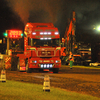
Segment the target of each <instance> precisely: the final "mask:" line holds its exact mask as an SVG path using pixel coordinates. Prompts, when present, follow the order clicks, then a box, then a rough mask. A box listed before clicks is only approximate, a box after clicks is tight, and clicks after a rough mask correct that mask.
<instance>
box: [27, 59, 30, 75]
mask: <svg viewBox="0 0 100 100" xmlns="http://www.w3.org/2000/svg"><path fill="white" fill-rule="evenodd" d="M26 72H27V73H31V69H30V68H29V67H28V61H27V62H26Z"/></svg>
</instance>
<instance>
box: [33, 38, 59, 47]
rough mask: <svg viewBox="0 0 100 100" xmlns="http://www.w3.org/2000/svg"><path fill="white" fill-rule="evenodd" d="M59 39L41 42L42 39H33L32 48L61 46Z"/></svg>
mask: <svg viewBox="0 0 100 100" xmlns="http://www.w3.org/2000/svg"><path fill="white" fill-rule="evenodd" d="M59 44H60V43H59V39H52V40H40V39H31V46H54V47H55V46H59Z"/></svg>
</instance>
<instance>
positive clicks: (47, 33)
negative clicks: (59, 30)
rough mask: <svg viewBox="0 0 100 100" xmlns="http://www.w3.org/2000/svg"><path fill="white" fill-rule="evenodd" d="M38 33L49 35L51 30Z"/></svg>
mask: <svg viewBox="0 0 100 100" xmlns="http://www.w3.org/2000/svg"><path fill="white" fill-rule="evenodd" d="M40 35H51V32H40Z"/></svg>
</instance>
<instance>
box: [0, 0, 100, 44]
mask: <svg viewBox="0 0 100 100" xmlns="http://www.w3.org/2000/svg"><path fill="white" fill-rule="evenodd" d="M73 10H74V11H75V12H76V33H75V34H76V40H77V41H86V42H90V43H95V42H100V38H99V37H100V34H99V32H98V31H96V29H95V30H93V28H94V27H95V28H96V27H97V26H98V25H100V0H0V36H1V37H2V33H3V32H4V31H5V30H6V29H12V28H15V29H24V25H25V24H26V23H27V22H43V23H45V22H52V23H53V24H54V25H55V26H56V27H57V28H58V30H59V32H60V35H61V37H63V36H64V33H65V29H66V26H68V23H69V22H70V21H69V20H70V18H71V13H72V11H73Z"/></svg>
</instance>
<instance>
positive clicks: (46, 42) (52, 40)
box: [17, 23, 61, 73]
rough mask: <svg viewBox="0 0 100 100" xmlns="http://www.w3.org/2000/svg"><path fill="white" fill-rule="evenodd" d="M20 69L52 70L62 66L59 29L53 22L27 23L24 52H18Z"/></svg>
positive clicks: (56, 70) (55, 71)
mask: <svg viewBox="0 0 100 100" xmlns="http://www.w3.org/2000/svg"><path fill="white" fill-rule="evenodd" d="M17 56H18V58H19V59H18V65H17V68H18V70H19V71H21V70H25V71H27V72H31V71H32V69H42V70H43V71H49V70H52V71H53V72H54V73H58V71H59V68H60V67H61V60H60V56H61V47H60V35H59V32H58V29H57V28H56V27H54V25H53V24H52V23H27V24H26V26H25V30H24V54H18V55H17Z"/></svg>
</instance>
